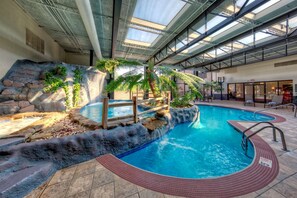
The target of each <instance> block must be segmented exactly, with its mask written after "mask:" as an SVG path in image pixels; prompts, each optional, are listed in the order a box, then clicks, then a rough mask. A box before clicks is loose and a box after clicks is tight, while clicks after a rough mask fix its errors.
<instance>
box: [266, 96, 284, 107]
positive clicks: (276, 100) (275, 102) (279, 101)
mask: <svg viewBox="0 0 297 198" xmlns="http://www.w3.org/2000/svg"><path fill="white" fill-rule="evenodd" d="M282 103H283V95H274V96H272V100H271V102H268V103H266V104H264V108H265V107H275V106H277V105H281V104H282Z"/></svg>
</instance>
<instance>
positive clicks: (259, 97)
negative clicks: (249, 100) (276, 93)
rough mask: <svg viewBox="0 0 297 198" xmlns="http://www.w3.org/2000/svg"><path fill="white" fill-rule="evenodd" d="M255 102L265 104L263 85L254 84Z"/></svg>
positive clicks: (260, 83) (261, 83)
mask: <svg viewBox="0 0 297 198" xmlns="http://www.w3.org/2000/svg"><path fill="white" fill-rule="evenodd" d="M254 100H255V102H265V83H264V82H259V83H255V84H254Z"/></svg>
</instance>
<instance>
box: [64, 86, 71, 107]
mask: <svg viewBox="0 0 297 198" xmlns="http://www.w3.org/2000/svg"><path fill="white" fill-rule="evenodd" d="M62 88H63V90H64V92H65V95H66V98H65V105H66V108H67V109H70V108H71V100H70V96H69V86H68V82H65V83H64V85H63V87H62Z"/></svg>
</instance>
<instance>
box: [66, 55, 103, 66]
mask: <svg viewBox="0 0 297 198" xmlns="http://www.w3.org/2000/svg"><path fill="white" fill-rule="evenodd" d="M96 60H97V57H96V56H95V55H94V56H93V65H95V64H96ZM65 62H66V63H69V64H76V65H88V66H93V65H90V55H89V54H78V53H71V52H66V53H65Z"/></svg>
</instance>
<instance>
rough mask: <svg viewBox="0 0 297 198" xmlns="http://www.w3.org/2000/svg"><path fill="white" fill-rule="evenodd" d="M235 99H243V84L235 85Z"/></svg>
mask: <svg viewBox="0 0 297 198" xmlns="http://www.w3.org/2000/svg"><path fill="white" fill-rule="evenodd" d="M236 99H237V100H242V99H244V86H243V83H236Z"/></svg>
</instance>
